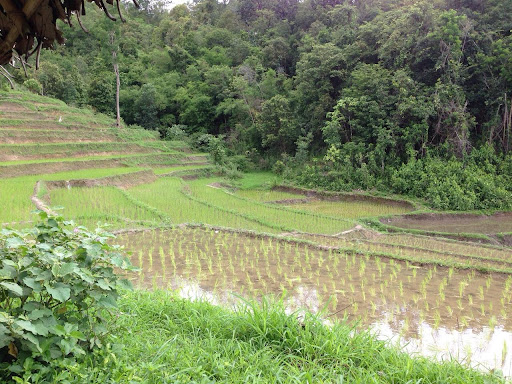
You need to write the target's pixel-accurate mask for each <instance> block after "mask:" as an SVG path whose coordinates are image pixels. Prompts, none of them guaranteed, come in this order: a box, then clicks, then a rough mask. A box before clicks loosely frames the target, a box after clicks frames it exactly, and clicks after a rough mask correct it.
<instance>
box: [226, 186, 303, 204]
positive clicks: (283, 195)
mask: <svg viewBox="0 0 512 384" xmlns="http://www.w3.org/2000/svg"><path fill="white" fill-rule="evenodd" d="M236 195H238V196H242V197H245V198H247V199H251V200H255V201H259V202H267V201H278V200H290V199H304V198H305V196H303V195H297V194H294V193H288V192H281V191H274V190H261V189H240V190H238V191H236Z"/></svg>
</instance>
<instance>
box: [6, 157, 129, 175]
mask: <svg viewBox="0 0 512 384" xmlns="http://www.w3.org/2000/svg"><path fill="white" fill-rule="evenodd" d="M123 166H124V165H123V164H122V163H121V162H120V161H119V160H110V159H109V160H89V161H83V160H82V161H65V162H62V163H36V164H16V165H8V166H0V177H1V178H9V177H18V176H28V175H40V174H43V173H44V174H48V173H57V172H66V171H76V170H81V169H90V168H116V167H123Z"/></svg>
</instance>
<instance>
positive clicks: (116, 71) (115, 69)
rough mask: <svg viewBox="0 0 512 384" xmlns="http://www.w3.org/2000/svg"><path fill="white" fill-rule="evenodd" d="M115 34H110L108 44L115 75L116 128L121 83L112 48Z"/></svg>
mask: <svg viewBox="0 0 512 384" xmlns="http://www.w3.org/2000/svg"><path fill="white" fill-rule="evenodd" d="M114 39H115V33H114V32H111V34H110V44H111V45H112V63H113V64H114V73H115V75H116V127H117V128H120V127H121V111H120V110H119V91H120V89H121V81H120V80H119V66H118V65H117V53H116V49H115V47H114Z"/></svg>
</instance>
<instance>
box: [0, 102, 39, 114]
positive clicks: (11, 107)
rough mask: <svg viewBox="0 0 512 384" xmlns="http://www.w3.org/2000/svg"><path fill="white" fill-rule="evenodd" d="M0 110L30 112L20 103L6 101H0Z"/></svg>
mask: <svg viewBox="0 0 512 384" xmlns="http://www.w3.org/2000/svg"><path fill="white" fill-rule="evenodd" d="M0 111H5V112H32V111H31V110H30V109H28V108H26V107H24V106H23V105H21V104H18V103H10V102H8V101H7V102H6V101H2V103H1V104H0Z"/></svg>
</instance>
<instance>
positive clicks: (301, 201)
mask: <svg viewBox="0 0 512 384" xmlns="http://www.w3.org/2000/svg"><path fill="white" fill-rule="evenodd" d="M313 200H315V199H313V198H305V199H284V200H271V201H265V203H270V204H283V205H289V204H306V203H311V202H312V201H313Z"/></svg>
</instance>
